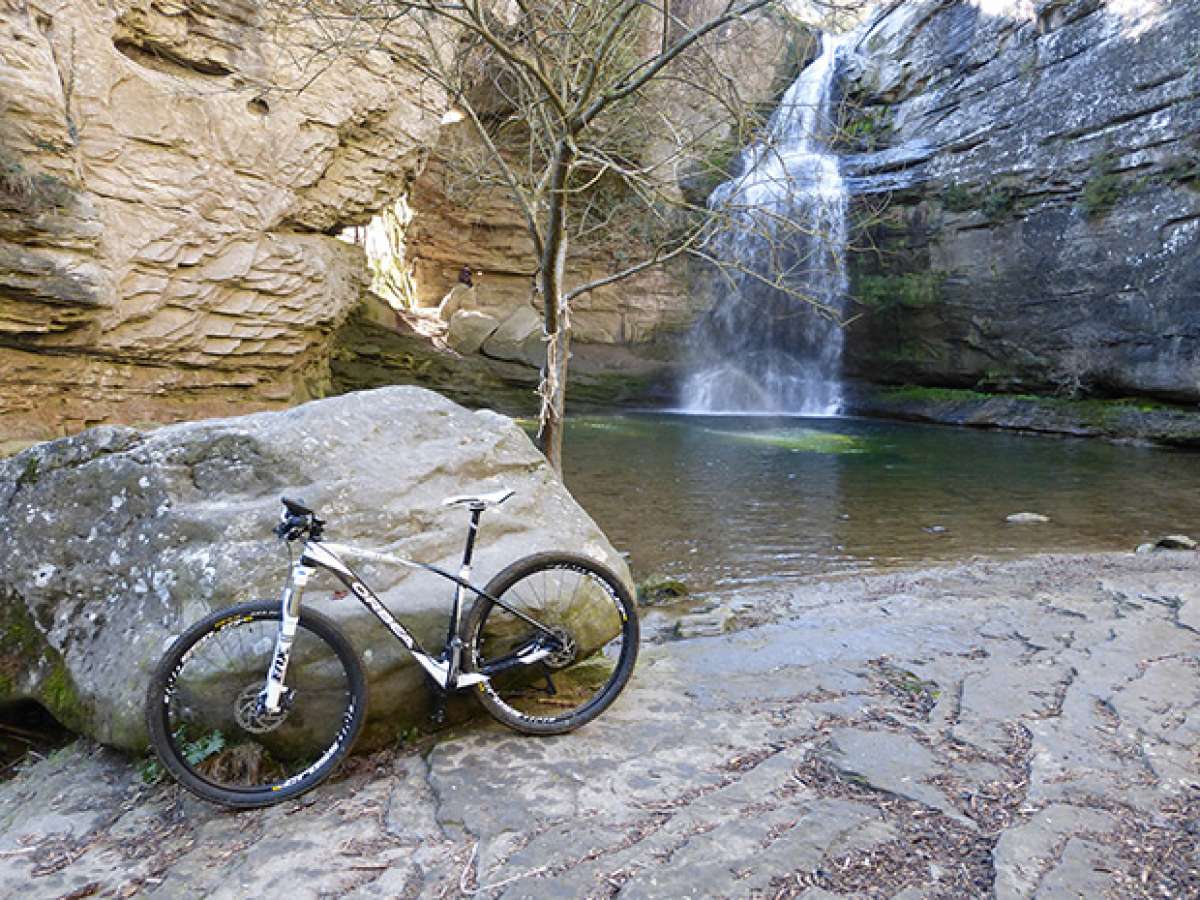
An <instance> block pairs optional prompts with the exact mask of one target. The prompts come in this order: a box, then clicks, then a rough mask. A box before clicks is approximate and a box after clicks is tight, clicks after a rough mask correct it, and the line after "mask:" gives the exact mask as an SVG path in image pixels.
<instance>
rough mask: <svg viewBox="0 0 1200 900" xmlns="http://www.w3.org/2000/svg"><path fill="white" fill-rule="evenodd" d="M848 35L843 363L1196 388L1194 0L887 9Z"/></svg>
mask: <svg viewBox="0 0 1200 900" xmlns="http://www.w3.org/2000/svg"><path fill="white" fill-rule="evenodd" d="M859 50H860V57H859V62H858V64H857V65H856V66H855V67H854V70H853V71H851V72H849V73H847V74H848V76H849V81H848V84H847V88H846V115H845V119H844V125H845V129H846V135H847V143H848V145H849V147H848V149H849V150H850V151H851V155H850V156H849V157H848V159H847V160H846V168H847V170H848V173H849V174H850V175H852V176H855V177H854V179H853V182H852V183H853V186H854V189H855V190H856V191H857V193H858V204H857V206H858V214H857V225H858V232H857V238H858V247H859V250H860V252H858V253H857V254H855V257H854V259H853V264H854V265H853V268H854V279H853V287H854V292H855V295H856V297H857V300H858V304H859V305H858V308H857V310H856V312H858V313H860V314H861V317H860V318H859V319H858V320H857V321H856V322H855V323H854V324H853V325H852V326H851V327H850V329H849V331H848V334H847V357H846V368H847V371H848V373H849V374H852V375H858V376H861V377H864V378H867V379H871V380H874V381H883V382H906V381H907V382H917V383H923V384H935V385H950V386H972V387H981V388H984V389H999V390H1007V391H1014V390H1033V391H1039V392H1058V393H1063V394H1092V395H1099V396H1104V395H1118V396H1120V395H1129V394H1133V395H1155V396H1158V397H1161V398H1164V399H1173V400H1182V401H1196V400H1200V304H1198V303H1197V298H1198V297H1200V137H1198V136H1197V124H1198V123H1200V2H1197V0H1174V2H1161V0H1147V2H1143V3H1130V2H1124V0H1109V2H1100V0H1039V2H1036V3H1029V2H1015V0H1013V2H1009V0H998V2H989V3H967V2H954V0H922V2H905V3H892V4H891V5H890V6H889V7H888V8H886V9H885V10H884V11H882V12H881V13H880V14H879V15H877V16H876V17H875V19H874V20H873V21H872V22H871V23H869V24H868V25H867V26H866V27H865V29H864V30H863V32H862V38H861V41H860V43H859ZM884 200H886V201H887V202H886V204H884V203H883V202H882V201H884ZM881 206H882V208H883V210H884V211H883V213H882V214H879V212H878V211H879V209H880V208H881Z"/></svg>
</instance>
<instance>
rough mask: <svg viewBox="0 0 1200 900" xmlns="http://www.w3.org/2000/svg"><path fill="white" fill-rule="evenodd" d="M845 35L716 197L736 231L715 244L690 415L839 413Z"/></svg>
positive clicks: (690, 385) (791, 92) (690, 383)
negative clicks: (840, 106) (838, 137)
mask: <svg viewBox="0 0 1200 900" xmlns="http://www.w3.org/2000/svg"><path fill="white" fill-rule="evenodd" d="M848 37H849V36H848V35H847V36H834V35H826V36H825V38H824V42H823V44H822V48H821V54H820V56H819V57H818V58H817V59H816V60H815V61H814V62H812V63H811V64H810V65H809V66H808V67H807V68H806V69H805V70H804V71H803V72H802V73H801V74H800V77H799V78H797V79H796V81H795V83H793V84H792V86H791V87H790V88H788V90H787V93H785V94H784V96H783V99H782V100H781V101H780V105H779V109H777V110H776V111H775V114H774V115H773V116H772V117H771V120H770V122H769V123H768V126H767V133H766V136H765V138H764V139H763V140H761V141H759V142H757V143H755V144H753V145H751V146H750V147H748V148H747V149H745V150H744V151H742V153H741V155H740V157H739V159H738V164H737V173H738V174H737V176H736V177H734V178H733V179H731V180H730V181H727V182H725V183H724V184H722V185H720V186H719V187H718V188H717V189H716V190H715V191H714V192H713V194H712V196H711V197H710V198H709V207H710V208H712V209H716V210H723V211H724V213H725V215H726V216H728V218H729V223H730V224H729V225H728V226H727V227H726V228H724V229H723V230H722V232H721V233H720V234H719V235H718V236H717V237H716V238H715V239H714V240H713V241H712V242H711V243H710V245H709V247H708V249H709V252H710V253H712V255H713V256H714V257H716V258H717V259H719V260H720V261H721V266H720V269H721V271H722V276H721V281H722V282H723V286H722V288H721V290H719V292H718V299H717V301H716V303H715V304H714V305H713V308H712V309H711V310H710V311H709V313H708V314H707V315H706V316H705V317H704V318H703V319H702V320H701V321H700V322H699V323H698V324H697V327H696V329H695V330H694V332H693V334H692V338H691V343H692V359H693V366H692V370H693V374H691V375H690V376H689V377H688V378H687V379H686V381H685V382H684V384H683V393H682V398H681V399H682V406H683V408H684V409H685V410H686V411H688V412H697V413H783V414H797V415H816V416H820V415H835V414H836V413H837V412H838V411H839V410H840V407H841V387H840V384H839V380H838V375H839V370H840V367H841V356H842V330H841V328H840V327H839V325H838V320H840V318H841V313H842V308H843V307H842V304H843V301H844V297H845V293H846V189H845V185H844V184H843V182H842V176H841V172H840V171H839V166H838V158H837V156H836V155H834V153H833V152H832V151H831V150H830V148H829V138H830V135H831V133H832V130H833V128H832V123H831V121H830V119H831V111H832V107H833V95H834V84H835V76H836V74H837V63H838V58H839V53H840V51H841V48H842V47H843V46H845V45H846V43H847V39H848ZM778 285H785V286H786V289H780V287H779V286H778ZM797 295H800V296H797ZM801 297H803V298H805V299H801ZM806 300H811V301H813V302H814V303H815V304H817V306H814V305H813V304H812V303H809V302H806Z"/></svg>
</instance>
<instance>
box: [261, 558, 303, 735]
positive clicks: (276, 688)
mask: <svg viewBox="0 0 1200 900" xmlns="http://www.w3.org/2000/svg"><path fill="white" fill-rule="evenodd" d="M314 571H316V570H315V569H313V568H312V567H311V566H305V565H302V564H300V563H296V564H295V565H294V566H292V571H291V576H290V577H289V578H288V583H287V584H286V585H284V588H283V593H282V594H281V595H280V597H279V611H280V613H281V614H282V617H281V618H280V621H279V635H278V637H276V638H275V652H274V653H273V654H271V667H270V669H269V670H268V671H267V689H266V691H265V692H264V695H263V698H262V705H263V710H264V711H265V712H268V713H277V712H279V709H280V707H281V705H282V703H283V696H284V686H283V679H284V678H285V677H286V675H287V668H288V661H289V660H290V659H291V655H292V643H293V642H294V641H295V640H296V628H297V627H298V626H299V624H300V598H301V597H303V596H304V588H305V586H306V585H307V584H308V579H309V578H311V577H312V574H313V572H314Z"/></svg>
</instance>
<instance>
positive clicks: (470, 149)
mask: <svg viewBox="0 0 1200 900" xmlns="http://www.w3.org/2000/svg"><path fill="white" fill-rule="evenodd" d="M847 2H850V0H836V5H839V6H842V5H845V4H846V3H847ZM268 6H269V8H271V9H272V10H273V11H274V13H275V14H276V15H278V16H279V17H280V21H281V22H284V23H286V24H287V25H288V26H289V30H291V31H292V32H293V33H301V34H306V35H308V36H309V41H308V44H307V46H306V47H305V48H304V49H305V51H306V52H308V53H309V59H308V65H309V66H310V67H313V68H312V70H313V71H314V72H319V70H320V65H321V63H322V62H323V61H328V60H331V59H333V58H335V57H337V56H340V55H344V54H347V53H350V54H353V53H365V52H366V51H368V50H371V49H372V48H374V47H377V46H379V45H380V44H381V43H382V42H383V41H384V40H385V36H386V39H389V40H390V39H392V38H394V36H395V34H396V33H398V32H403V33H404V34H405V35H407V36H408V38H409V39H416V42H417V43H418V44H419V45H420V47H421V52H420V53H418V54H416V55H415V58H413V59H411V60H409V61H410V62H411V63H412V64H413V65H416V66H417V67H418V68H419V69H420V70H421V71H422V72H423V74H424V76H425V77H426V78H428V79H430V80H431V81H432V82H434V83H435V84H436V85H437V86H438V87H439V88H440V89H441V90H442V91H444V92H445V94H446V95H447V96H448V97H450V98H451V103H452V107H451V110H450V112H449V114H448V118H449V119H451V120H452V119H454V118H461V120H462V121H463V122H464V123H465V124H466V125H467V126H468V128H467V129H466V130H465V131H464V130H463V129H447V137H446V140H445V141H444V143H443V145H442V146H440V147H439V148H437V149H436V151H435V152H436V153H437V155H438V159H439V161H440V162H441V163H442V164H443V165H444V166H446V168H447V169H448V171H451V172H453V173H454V174H455V177H456V178H458V179H460V180H461V182H462V183H464V184H466V185H468V186H469V190H470V191H473V192H477V191H482V190H499V191H503V192H505V193H506V194H507V196H508V197H509V198H510V199H511V201H512V202H513V203H514V204H515V205H516V207H517V208H518V210H519V212H520V215H521V217H522V218H523V220H524V223H525V225H526V229H527V231H528V234H529V237H530V242H531V245H532V254H533V255H534V256H535V257H536V260H535V265H534V266H533V267H532V268H534V269H535V271H536V276H535V279H534V283H535V297H534V298H533V299H534V301H535V304H536V305H538V306H540V307H541V309H542V314H543V325H544V331H545V341H546V360H545V365H544V366H543V369H542V381H541V385H540V388H539V392H540V395H541V401H542V402H541V414H540V430H539V434H540V439H541V445H542V449H543V452H544V453H545V454H546V457H547V459H548V460H549V461H550V463H551V464H552V465H553V466H554V467H555V468H556V469H558V470H560V471H561V466H562V436H563V421H564V411H565V401H566V387H567V371H568V360H569V356H570V334H571V327H570V321H571V304H572V301H574V300H575V299H576V298H578V297H580V296H582V295H584V294H586V293H588V292H589V291H593V290H596V289H597V288H600V287H603V286H606V285H610V284H613V283H616V282H618V281H621V280H623V279H627V278H630V277H632V276H634V275H637V274H638V273H641V272H644V271H646V270H648V269H650V268H651V267H654V266H659V265H663V264H666V263H668V262H669V261H671V260H674V259H677V258H680V257H682V256H684V255H696V256H699V257H701V258H707V259H713V256H712V253H711V252H710V251H711V241H712V238H713V235H714V234H716V233H718V232H719V231H720V230H721V229H722V227H724V226H726V225H728V223H729V221H731V220H733V219H736V220H737V221H738V225H739V227H743V228H745V227H756V226H754V225H753V224H751V225H749V226H747V220H746V219H745V218H744V217H739V216H738V213H737V211H736V210H734V209H732V208H730V205H728V204H727V205H726V206H724V207H721V208H716V209H713V208H709V206H708V205H707V204H706V203H705V198H706V197H707V194H708V190H709V189H711V187H713V186H714V185H715V183H716V181H718V180H720V179H721V178H723V177H724V176H725V175H726V173H727V172H728V169H729V167H730V161H731V159H732V158H733V157H734V155H735V152H736V149H737V148H738V147H740V146H742V145H744V144H745V143H746V142H747V141H748V140H749V139H750V138H751V137H752V136H753V135H754V133H755V131H756V129H757V128H759V127H760V126H761V125H762V123H763V121H764V115H765V112H766V110H764V109H760V108H756V107H755V106H754V104H751V103H749V102H748V101H747V100H746V99H745V96H744V93H743V90H742V89H741V85H743V84H744V83H745V82H746V81H753V80H754V79H755V78H758V79H759V80H760V81H761V79H762V77H763V70H764V69H769V68H770V66H764V65H762V62H761V60H758V59H756V58H755V57H756V55H757V54H756V53H755V50H756V49H757V50H758V51H760V52H761V50H762V48H761V47H758V48H755V47H753V46H749V47H747V46H746V45H744V44H740V43H739V42H741V41H743V40H744V39H745V35H747V34H749V32H748V30H747V28H746V25H747V23H751V22H753V21H755V20H758V21H759V23H760V24H761V22H762V20H763V18H764V17H767V16H774V17H775V18H774V19H773V22H774V26H773V28H767V29H763V30H760V32H759V33H760V34H762V33H764V32H765V33H767V34H773V35H774V36H775V38H778V37H779V36H780V35H784V34H787V33H789V29H790V32H791V33H793V34H796V35H806V34H807V32H805V31H802V30H798V29H795V28H794V24H789V20H788V14H787V12H786V8H785V7H786V5H785V4H784V3H782V2H781V0H271V2H270V3H269V4H268ZM291 26H298V27H294V28H293V27H291ZM775 49H776V50H778V49H779V47H778V46H777V47H776V48H775ZM810 49H811V48H810V47H805V46H803V45H801V46H800V47H799V48H798V49H794V50H793V55H794V56H797V57H803V56H804V54H805V53H806V52H808V51H809V50H810ZM796 61H801V60H796ZM731 70H733V72H732V74H731ZM775 218H776V219H786V216H782V217H781V216H775ZM754 221H756V222H758V223H759V224H760V225H761V226H762V227H764V228H766V229H768V230H770V232H771V234H772V235H773V237H774V238H775V239H779V240H786V237H782V236H781V235H782V234H783V233H784V232H786V230H787V229H792V228H803V227H805V226H804V225H803V224H802V223H794V222H790V221H771V216H767V217H766V218H765V219H764V218H759V219H756V220H754ZM605 242H607V243H608V244H609V245H611V246H612V247H613V249H614V254H613V256H614V258H616V259H619V260H620V262H619V264H617V265H614V266H613V269H612V271H609V272H606V273H604V274H603V275H601V276H599V277H593V278H591V279H590V280H586V281H582V282H580V283H571V282H569V280H568V267H567V259H568V255H569V254H571V253H572V251H573V249H574V248H576V247H578V246H587V247H589V248H593V249H594V248H595V247H596V246H597V245H600V244H603V243H605ZM784 256H785V254H780V258H781V259H782V258H784ZM714 261H715V262H721V261H718V260H714ZM722 264H723V265H725V266H729V265H734V266H737V265H739V263H737V262H736V261H734V262H732V263H730V262H728V261H725V262H722ZM788 265H789V266H791V267H793V268H794V267H795V260H794V259H792V260H790V261H789V263H788ZM749 275H750V277H754V278H760V279H764V280H766V281H768V282H769V283H771V284H773V285H774V286H776V287H778V288H779V289H780V290H783V291H787V292H791V293H794V294H796V295H798V296H799V295H802V294H803V287H802V285H801V282H799V281H797V279H795V278H794V277H792V276H793V275H794V272H789V271H788V270H787V266H784V267H781V268H780V270H779V271H766V272H763V271H755V272H752V273H749ZM798 285H801V286H798ZM828 312H829V313H830V314H831V315H832V314H834V313H833V311H828Z"/></svg>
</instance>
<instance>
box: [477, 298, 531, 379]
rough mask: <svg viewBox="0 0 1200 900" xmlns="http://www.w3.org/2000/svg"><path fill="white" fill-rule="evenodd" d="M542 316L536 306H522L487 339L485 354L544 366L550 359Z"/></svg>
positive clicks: (510, 360)
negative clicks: (544, 339) (543, 330)
mask: <svg viewBox="0 0 1200 900" xmlns="http://www.w3.org/2000/svg"><path fill="white" fill-rule="evenodd" d="M542 333H543V332H542V317H541V314H540V313H538V311H537V310H536V309H534V308H533V307H532V306H529V305H524V306H518V307H517V308H516V309H514V310H513V311H512V313H511V314H510V315H509V316H508V318H507V319H505V320H504V321H503V322H501V323H500V327H499V328H497V329H496V330H495V331H494V332H492V335H491V337H489V338H488V339H487V340H486V341H484V342H483V353H484V355H485V356H490V357H492V359H503V360H508V361H509V362H521V363H526V364H527V365H531V366H536V367H540V366H542V365H543V364H544V363H545V362H546V344H545V341H543V340H542Z"/></svg>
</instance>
